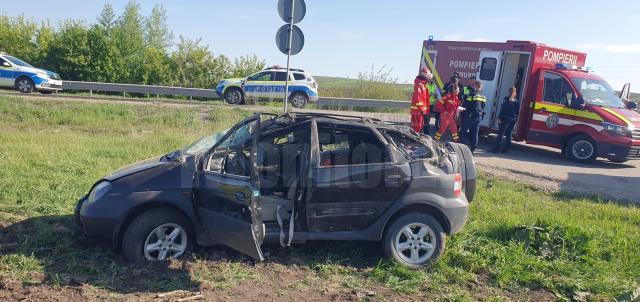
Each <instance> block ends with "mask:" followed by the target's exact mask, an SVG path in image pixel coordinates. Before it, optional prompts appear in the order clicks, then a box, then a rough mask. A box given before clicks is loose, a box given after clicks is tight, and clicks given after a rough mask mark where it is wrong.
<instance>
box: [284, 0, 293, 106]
mask: <svg viewBox="0 0 640 302" xmlns="http://www.w3.org/2000/svg"><path fill="white" fill-rule="evenodd" d="M295 5H296V1H295V0H291V19H289V40H288V41H287V43H289V44H288V45H289V47H288V48H287V75H286V77H285V82H284V83H285V84H284V113H287V111H288V110H289V68H290V66H289V63H290V61H291V40H292V37H293V21H294V20H293V17H294V15H293V14H294V12H295V11H296V6H295Z"/></svg>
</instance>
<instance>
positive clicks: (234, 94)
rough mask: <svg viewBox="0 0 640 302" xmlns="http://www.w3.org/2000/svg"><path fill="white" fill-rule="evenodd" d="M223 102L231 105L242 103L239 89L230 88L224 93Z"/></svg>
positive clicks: (242, 99)
mask: <svg viewBox="0 0 640 302" xmlns="http://www.w3.org/2000/svg"><path fill="white" fill-rule="evenodd" d="M224 100H225V101H226V102H227V103H229V104H231V105H239V104H243V103H244V94H243V93H242V90H240V88H236V87H231V88H229V89H227V91H225V92H224Z"/></svg>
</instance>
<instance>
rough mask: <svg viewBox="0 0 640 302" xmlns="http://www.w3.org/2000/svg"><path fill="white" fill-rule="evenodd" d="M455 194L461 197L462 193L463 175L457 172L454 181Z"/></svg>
mask: <svg viewBox="0 0 640 302" xmlns="http://www.w3.org/2000/svg"><path fill="white" fill-rule="evenodd" d="M453 195H455V196H456V197H459V196H460V195H462V175H460V174H459V173H457V174H456V175H455V178H454V182H453Z"/></svg>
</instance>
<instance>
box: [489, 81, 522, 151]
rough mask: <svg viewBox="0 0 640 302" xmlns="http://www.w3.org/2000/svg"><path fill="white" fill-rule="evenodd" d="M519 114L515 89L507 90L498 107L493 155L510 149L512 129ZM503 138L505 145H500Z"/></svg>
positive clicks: (518, 102)
mask: <svg viewBox="0 0 640 302" xmlns="http://www.w3.org/2000/svg"><path fill="white" fill-rule="evenodd" d="M519 113H520V101H518V93H517V90H516V87H511V88H509V96H507V97H505V98H504V100H503V101H502V105H501V107H500V114H499V115H498V122H499V123H500V124H499V128H498V140H497V141H496V146H495V147H494V148H493V153H498V152H502V153H507V152H509V148H510V147H511V134H512V133H513V127H514V126H515V125H516V120H518V114H519ZM503 137H504V139H505V143H504V146H503V145H502V138H503Z"/></svg>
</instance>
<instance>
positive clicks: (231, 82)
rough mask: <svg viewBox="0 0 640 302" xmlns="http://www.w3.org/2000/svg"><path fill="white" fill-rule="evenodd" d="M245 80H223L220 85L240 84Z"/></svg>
mask: <svg viewBox="0 0 640 302" xmlns="http://www.w3.org/2000/svg"><path fill="white" fill-rule="evenodd" d="M244 79H245V78H232V79H222V80H220V82H219V83H218V84H219V85H220V84H227V85H228V84H238V83H241V82H242V81H243V80H244Z"/></svg>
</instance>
